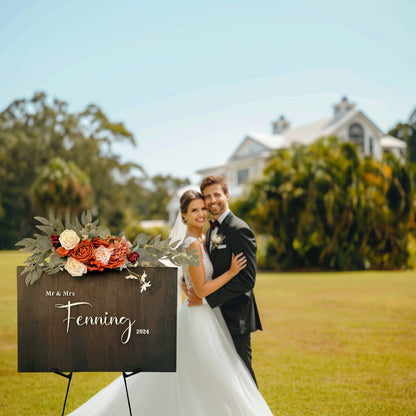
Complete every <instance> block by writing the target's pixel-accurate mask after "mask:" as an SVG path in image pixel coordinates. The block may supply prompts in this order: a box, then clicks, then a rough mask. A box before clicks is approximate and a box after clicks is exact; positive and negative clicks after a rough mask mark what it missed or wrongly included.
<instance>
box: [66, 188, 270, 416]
mask: <svg viewBox="0 0 416 416" xmlns="http://www.w3.org/2000/svg"><path fill="white" fill-rule="evenodd" d="M180 214H181V219H182V221H183V223H184V224H186V227H184V226H182V228H183V230H184V234H185V235H184V243H185V245H186V246H187V247H189V249H191V250H197V252H198V255H199V265H198V266H197V267H193V266H189V267H186V268H184V270H183V274H184V277H185V283H186V286H187V288H188V289H189V288H191V287H193V288H194V290H195V291H196V293H197V294H198V295H199V297H201V298H203V297H205V296H207V295H209V294H211V293H212V292H214V291H216V290H217V289H218V288H220V287H221V286H223V285H224V284H225V283H227V282H228V281H230V280H231V279H232V278H233V277H234V276H236V275H237V274H238V272H239V271H240V270H242V269H243V268H245V263H246V260H245V257H244V253H240V254H238V255H235V256H233V259H232V262H231V267H230V269H229V270H228V271H226V272H225V273H224V274H223V275H221V276H219V277H217V278H216V279H214V280H212V279H211V276H212V273H213V267H212V264H211V262H210V260H209V257H208V254H207V252H206V249H205V242H204V236H203V233H202V230H203V227H204V224H205V222H206V220H207V217H208V211H207V208H206V206H205V202H204V199H203V196H202V195H201V194H200V193H199V192H198V191H195V190H188V191H186V192H184V193H183V194H182V196H181V199H180ZM175 228H178V227H177V225H175V227H174V232H175ZM179 228H180V227H179ZM176 231H177V230H176ZM173 240H175V238H173ZM177 322H178V328H177V331H178V332H177V372H176V373H141V374H136V375H134V376H131V377H129V379H128V390H129V396H130V402H131V408H132V414H133V415H136V414H137V415H146V416H226V415H227V416H228V415H235V416H245V415H247V416H263V415H265V416H270V415H271V416H273V415H272V412H271V411H270V409H269V407H268V405H267V403H266V402H265V400H264V399H263V397H262V395H261V394H260V392H259V390H258V388H257V386H256V384H255V382H254V380H253V378H252V376H251V374H250V373H249V371H248V370H247V367H246V366H245V364H244V363H243V361H242V360H241V358H240V356H239V355H238V354H237V351H236V349H235V346H234V343H233V341H232V338H231V335H230V333H229V331H228V328H227V326H226V324H225V322H224V319H223V317H222V314H221V312H220V310H219V308H218V307H217V308H214V309H212V308H211V307H210V306H209V305H208V304H202V305H201V306H194V307H192V308H191V307H187V305H186V303H185V304H184V305H183V306H182V307H181V308H180V309H179V311H178V319H177ZM128 414H129V409H128V403H127V396H126V390H125V386H124V381H123V377H122V376H120V377H119V378H117V379H116V380H115V381H113V382H112V383H111V384H109V385H108V386H107V387H105V388H104V389H103V390H101V391H100V392H98V393H97V394H96V395H95V396H93V397H92V398H91V399H90V400H88V401H87V402H86V403H84V404H83V405H82V406H81V407H79V408H78V409H76V410H75V411H74V412H73V413H71V414H70V416H84V415H85V416H115V415H120V416H122V415H126V416H127V415H128Z"/></svg>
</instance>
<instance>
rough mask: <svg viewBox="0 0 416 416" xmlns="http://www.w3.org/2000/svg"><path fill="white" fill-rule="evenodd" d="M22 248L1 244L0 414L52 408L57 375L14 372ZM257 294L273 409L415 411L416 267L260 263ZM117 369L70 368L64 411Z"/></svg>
mask: <svg viewBox="0 0 416 416" xmlns="http://www.w3.org/2000/svg"><path fill="white" fill-rule="evenodd" d="M25 257H26V255H25V254H22V253H19V252H0V415H8V416H20V415H29V416H32V415H36V416H43V415H60V414H61V412H62V404H63V400H64V397H65V391H66V385H67V381H66V379H64V378H63V377H59V376H57V375H55V374H49V373H37V374H30V373H18V372H17V316H16V314H17V311H16V309H17V306H16V266H17V265H18V264H22V261H23V259H24V258H25ZM256 295H257V302H258V306H259V309H260V313H261V318H262V321H263V326H264V331H263V332H257V333H255V334H254V335H253V349H254V351H253V357H254V368H255V371H256V375H257V378H258V383H259V388H260V390H261V391H262V393H263V395H264V397H265V398H266V400H267V402H268V403H269V405H270V407H271V409H272V411H273V413H274V414H275V415H282V416H283V415H284V416H286V415H287V416H289V415H290V416H292V415H293V416H294V415H296V416H298V415H299V416H307V415H320V416H337V415H344V416H355V415H356V416H366V415H374V416H407V415H413V416H414V415H416V272H354V273H279V274H275V273H268V274H265V273H264V274H263V273H260V274H259V275H258V281H257V286H256ZM118 375H119V374H117V373H75V374H74V376H73V379H72V385H71V389H70V392H69V398H68V403H67V411H66V413H69V411H71V410H73V409H74V408H76V407H77V406H78V405H80V404H81V403H82V402H83V401H85V400H86V399H87V398H88V397H90V396H91V395H92V394H93V393H95V392H96V391H98V390H99V389H100V388H102V387H104V386H105V385H106V384H107V383H108V382H109V381H111V380H113V379H114V378H116V377H117V376H118ZM126 416H127V415H126ZM213 416H215V415H213ZM236 416H238V415H236Z"/></svg>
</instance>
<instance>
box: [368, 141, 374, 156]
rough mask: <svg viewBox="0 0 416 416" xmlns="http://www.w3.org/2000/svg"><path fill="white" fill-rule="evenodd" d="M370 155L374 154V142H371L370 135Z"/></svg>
mask: <svg viewBox="0 0 416 416" xmlns="http://www.w3.org/2000/svg"><path fill="white" fill-rule="evenodd" d="M369 147H370V155H374V144H373V138H372V137H370V146H369Z"/></svg>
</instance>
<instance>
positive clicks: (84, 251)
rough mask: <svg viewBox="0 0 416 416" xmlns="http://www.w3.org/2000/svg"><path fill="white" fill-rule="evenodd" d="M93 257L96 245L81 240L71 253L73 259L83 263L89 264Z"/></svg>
mask: <svg viewBox="0 0 416 416" xmlns="http://www.w3.org/2000/svg"><path fill="white" fill-rule="evenodd" d="M93 255H94V244H93V243H92V242H91V241H88V240H81V241H80V242H79V243H78V245H77V246H76V247H75V248H74V249H73V250H72V252H71V257H73V258H74V259H75V260H78V261H79V262H81V263H87V262H88V261H89V260H91V258H92V256H93Z"/></svg>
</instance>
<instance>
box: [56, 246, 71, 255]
mask: <svg viewBox="0 0 416 416" xmlns="http://www.w3.org/2000/svg"><path fill="white" fill-rule="evenodd" d="M55 251H56V254H57V255H58V256H59V257H66V256H69V254H70V253H71V251H72V250H67V249H66V248H63V247H58V248H57V249H56V250H55Z"/></svg>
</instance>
